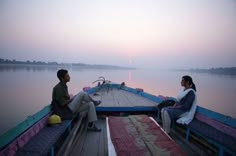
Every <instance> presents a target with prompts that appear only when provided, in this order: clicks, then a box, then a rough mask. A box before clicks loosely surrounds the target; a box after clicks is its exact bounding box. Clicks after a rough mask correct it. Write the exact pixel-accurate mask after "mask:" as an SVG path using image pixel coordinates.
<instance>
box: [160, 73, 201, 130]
mask: <svg viewBox="0 0 236 156" xmlns="http://www.w3.org/2000/svg"><path fill="white" fill-rule="evenodd" d="M181 86H183V87H184V89H183V90H182V91H181V92H180V93H179V94H178V96H177V101H176V103H175V104H174V105H173V106H170V107H165V108H162V109H161V117H162V123H163V129H164V130H165V131H166V133H170V127H171V121H174V122H175V121H176V120H177V119H178V120H177V122H178V123H181V124H189V123H190V122H191V121H192V119H193V117H194V113H195V111H196V107H197V98H196V86H195V84H194V83H193V80H192V78H191V77H190V76H187V75H186V76H183V77H182V81H181Z"/></svg>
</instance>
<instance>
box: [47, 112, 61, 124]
mask: <svg viewBox="0 0 236 156" xmlns="http://www.w3.org/2000/svg"><path fill="white" fill-rule="evenodd" d="M59 123H61V117H60V116H59V115H56V114H53V115H51V116H50V117H49V118H48V124H49V125H55V124H59Z"/></svg>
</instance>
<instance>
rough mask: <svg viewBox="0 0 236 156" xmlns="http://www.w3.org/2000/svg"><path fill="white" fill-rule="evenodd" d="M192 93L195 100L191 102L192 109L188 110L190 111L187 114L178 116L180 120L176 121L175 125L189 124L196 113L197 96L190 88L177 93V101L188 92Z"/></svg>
mask: <svg viewBox="0 0 236 156" xmlns="http://www.w3.org/2000/svg"><path fill="white" fill-rule="evenodd" d="M191 90H192V91H193V92H194V94H195V98H194V100H193V104H192V107H191V109H190V111H188V112H185V113H183V114H181V115H180V118H179V119H178V120H177V121H176V122H177V123H180V124H189V123H190V122H191V121H192V120H193V118H194V114H195V112H196V109H197V94H196V92H195V91H194V90H193V89H192V88H190V89H186V90H182V91H180V92H179V94H178V95H177V100H178V101H180V100H181V99H182V98H183V97H185V96H186V95H187V94H188V92H189V91H191Z"/></svg>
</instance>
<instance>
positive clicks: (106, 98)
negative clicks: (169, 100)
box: [91, 88, 157, 107]
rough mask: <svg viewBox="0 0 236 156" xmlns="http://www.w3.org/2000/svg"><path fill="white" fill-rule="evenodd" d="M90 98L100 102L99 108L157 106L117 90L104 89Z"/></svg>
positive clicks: (145, 99)
mask: <svg viewBox="0 0 236 156" xmlns="http://www.w3.org/2000/svg"><path fill="white" fill-rule="evenodd" d="M91 96H92V98H93V99H95V100H101V101H102V103H101V104H100V105H99V107H136V106H147V107H153V106H156V105H157V103H155V102H153V101H151V100H148V99H147V98H144V97H141V96H137V95H135V94H133V93H130V92H127V91H125V90H121V89H117V88H109V89H107V88H104V89H101V90H100V91H99V92H97V93H95V94H92V95H91Z"/></svg>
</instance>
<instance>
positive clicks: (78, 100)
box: [68, 92, 84, 113]
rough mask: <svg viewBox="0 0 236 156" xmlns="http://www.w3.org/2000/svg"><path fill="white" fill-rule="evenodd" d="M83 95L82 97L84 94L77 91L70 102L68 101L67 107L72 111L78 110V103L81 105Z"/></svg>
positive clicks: (76, 111)
mask: <svg viewBox="0 0 236 156" xmlns="http://www.w3.org/2000/svg"><path fill="white" fill-rule="evenodd" d="M83 97H84V94H83V93H80V92H79V93H78V94H77V95H76V96H75V97H74V99H73V100H72V101H71V103H69V105H68V107H69V108H70V110H71V111H72V112H73V113H78V112H79V107H80V105H82V100H83Z"/></svg>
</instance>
